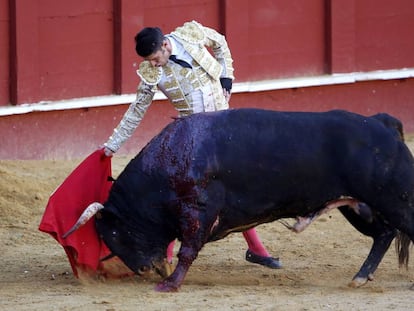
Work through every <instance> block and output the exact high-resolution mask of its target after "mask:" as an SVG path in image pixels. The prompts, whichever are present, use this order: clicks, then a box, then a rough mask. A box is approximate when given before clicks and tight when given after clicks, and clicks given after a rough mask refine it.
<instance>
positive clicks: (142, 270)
mask: <svg viewBox="0 0 414 311" xmlns="http://www.w3.org/2000/svg"><path fill="white" fill-rule="evenodd" d="M149 269H150V268H149V267H148V266H142V267H140V268H139V269H138V274H145V273H147V272H148V271H149Z"/></svg>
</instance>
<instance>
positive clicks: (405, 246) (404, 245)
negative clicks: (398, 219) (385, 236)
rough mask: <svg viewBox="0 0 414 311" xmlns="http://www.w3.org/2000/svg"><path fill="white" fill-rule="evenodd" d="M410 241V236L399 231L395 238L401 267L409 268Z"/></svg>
mask: <svg viewBox="0 0 414 311" xmlns="http://www.w3.org/2000/svg"><path fill="white" fill-rule="evenodd" d="M410 243H411V239H410V237H409V236H408V235H406V234H405V233H403V232H401V231H398V234H397V236H396V238H395V250H396V252H397V255H398V265H399V267H400V268H401V267H403V266H404V267H405V268H406V269H408V261H409V259H410Z"/></svg>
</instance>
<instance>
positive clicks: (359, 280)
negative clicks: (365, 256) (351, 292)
mask: <svg viewBox="0 0 414 311" xmlns="http://www.w3.org/2000/svg"><path fill="white" fill-rule="evenodd" d="M373 279H374V276H373V275H372V274H370V275H368V277H367V278H364V277H355V278H354V279H353V280H352V281H351V282H350V283H349V284H348V286H349V287H352V288H358V287H361V286H362V285H365V284H367V282H368V281H372V280H373Z"/></svg>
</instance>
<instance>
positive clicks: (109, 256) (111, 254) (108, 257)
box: [99, 253, 116, 261]
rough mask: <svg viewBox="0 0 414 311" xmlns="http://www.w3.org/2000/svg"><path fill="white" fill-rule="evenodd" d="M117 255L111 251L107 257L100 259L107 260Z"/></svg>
mask: <svg viewBox="0 0 414 311" xmlns="http://www.w3.org/2000/svg"><path fill="white" fill-rule="evenodd" d="M115 256H116V255H115V254H114V253H110V254H109V255H106V256H105V257H103V258H101V259H99V261H105V260H108V259H111V258H113V257H115Z"/></svg>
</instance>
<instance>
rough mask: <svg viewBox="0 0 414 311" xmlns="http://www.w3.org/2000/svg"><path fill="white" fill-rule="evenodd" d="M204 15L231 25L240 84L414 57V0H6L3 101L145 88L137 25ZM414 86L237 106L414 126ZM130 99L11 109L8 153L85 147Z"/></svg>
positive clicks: (163, 116)
mask: <svg viewBox="0 0 414 311" xmlns="http://www.w3.org/2000/svg"><path fill="white" fill-rule="evenodd" d="M193 19H195V20H197V21H199V22H201V23H202V24H204V25H206V26H210V27H213V28H216V29H217V30H219V31H220V32H222V33H223V34H225V35H226V38H227V40H228V43H229V46H230V48H231V51H232V55H233V58H234V66H235V75H236V81H235V82H236V83H238V82H248V81H263V80H268V79H280V78H295V77H305V78H306V77H315V76H316V77H318V76H324V77H326V76H330V75H332V74H337V73H354V72H369V71H378V70H388V69H396V70H398V69H402V68H414V56H413V55H414V39H413V38H414V37H413V35H412V30H413V29H414V1H412V0H394V1H389V0H255V1H250V0H210V1H205V0H169V1H164V0H152V1H144V0H82V1H81V0H73V1H56V0H0V109H2V107H4V108H3V109H7V107H5V106H11V105H21V104H30V103H39V102H44V103H45V106H46V107H47V103H48V102H50V101H56V100H65V99H72V98H78V97H85V98H88V97H93V96H105V95H113V94H130V93H134V92H135V89H136V86H137V84H138V83H139V79H138V77H137V75H136V74H135V70H136V69H137V66H138V64H139V62H140V61H141V59H140V58H138V57H137V56H136V55H135V51H134V42H133V38H134V36H135V34H136V32H137V31H139V29H141V28H142V27H144V26H160V27H161V28H162V29H163V30H164V32H170V31H171V30H173V29H174V28H175V27H176V26H178V25H181V24H182V23H183V22H185V21H189V20H193ZM387 79H389V78H387ZM413 97H414V78H412V77H411V78H407V79H399V78H396V79H389V80H384V81H382V80H380V79H378V80H373V81H367V82H356V83H349V84H338V85H330V86H315V87H297V88H286V89H281V90H270V91H266V92H264V91H261V92H252V93H250V92H244V93H235V94H233V96H232V101H231V106H233V107H248V106H250V107H261V108H268V109H277V110H302V111H303V110H309V111H321V110H327V109H335V108H342V109H347V110H351V111H355V112H360V113H362V114H366V115H370V114H374V113H376V112H388V113H391V114H393V115H395V116H396V117H398V118H400V119H401V120H402V121H403V122H404V125H405V128H406V131H408V132H414V113H413V112H412V111H414V98H413ZM126 108H127V107H126V105H118V106H109V107H95V108H88V109H71V110H63V111H49V112H33V113H27V114H20V115H19V114H18V115H7V114H6V115H5V116H0V132H1V133H2V138H3V140H2V145H1V148H0V159H6V158H12V159H13V158H22V159H33V158H73V157H83V156H84V155H85V154H88V153H90V151H91V150H92V149H94V148H96V147H97V146H98V145H100V144H102V143H103V142H104V141H105V140H106V139H107V137H108V136H109V135H110V134H111V132H112V129H113V127H114V126H115V125H116V124H117V123H118V122H119V119H120V117H121V116H122V114H123V112H124V111H125V110H126ZM175 115H176V113H175V111H173V109H172V108H171V107H170V105H169V104H167V103H166V102H165V101H161V102H154V104H153V105H152V106H151V108H150V111H149V112H148V113H147V115H146V117H145V118H144V122H143V124H142V125H141V127H140V129H139V131H137V133H136V134H135V135H134V138H133V139H131V140H130V141H128V143H127V144H126V145H125V146H124V147H123V148H122V149H121V151H120V153H121V154H122V153H124V154H125V153H135V152H136V151H137V150H139V149H140V148H141V147H142V146H143V145H144V144H145V143H146V142H147V141H148V139H149V138H150V137H152V136H153V135H154V134H155V133H156V132H157V131H158V130H159V129H160V128H162V126H163V125H165V124H166V123H167V122H168V121H169V120H170V116H175Z"/></svg>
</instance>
